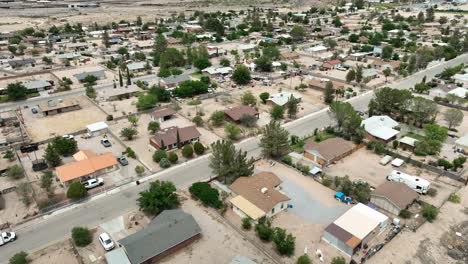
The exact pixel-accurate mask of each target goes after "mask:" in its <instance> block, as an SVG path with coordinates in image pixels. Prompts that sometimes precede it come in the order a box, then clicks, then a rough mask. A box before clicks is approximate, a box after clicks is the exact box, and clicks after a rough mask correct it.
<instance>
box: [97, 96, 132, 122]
mask: <svg viewBox="0 0 468 264" xmlns="http://www.w3.org/2000/svg"><path fill="white" fill-rule="evenodd" d="M137 101H138V99H137V98H136V97H133V98H130V99H124V100H116V101H101V102H99V106H101V107H102V108H103V109H104V111H106V113H107V114H109V115H112V116H113V117H114V118H117V117H121V116H125V115H128V114H132V113H136V112H137V111H138V110H137V108H136V102H137Z"/></svg>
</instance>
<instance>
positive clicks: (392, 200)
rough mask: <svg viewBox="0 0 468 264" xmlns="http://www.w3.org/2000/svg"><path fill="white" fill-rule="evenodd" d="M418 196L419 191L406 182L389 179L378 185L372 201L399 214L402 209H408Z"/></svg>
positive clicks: (388, 210) (386, 209) (390, 211)
mask: <svg viewBox="0 0 468 264" xmlns="http://www.w3.org/2000/svg"><path fill="white" fill-rule="evenodd" d="M418 197H419V195H418V193H417V192H416V191H414V190H413V189H411V188H410V187H408V186H407V185H406V184H404V183H401V182H392V181H387V182H384V183H382V184H381V185H379V186H377V188H376V189H375V190H374V192H373V193H372V194H371V197H370V202H371V203H372V204H374V205H376V206H378V207H379V208H381V209H383V210H385V211H387V212H389V213H392V214H393V215H399V214H400V211H401V210H403V209H407V208H408V207H409V206H410V205H411V204H412V203H413V202H414V201H416V199H418Z"/></svg>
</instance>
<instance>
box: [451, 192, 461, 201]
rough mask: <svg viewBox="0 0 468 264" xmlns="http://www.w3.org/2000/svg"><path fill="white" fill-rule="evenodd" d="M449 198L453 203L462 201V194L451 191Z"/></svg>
mask: <svg viewBox="0 0 468 264" xmlns="http://www.w3.org/2000/svg"><path fill="white" fill-rule="evenodd" d="M448 200H449V201H450V202H452V203H460V202H461V199H460V196H459V195H458V194H456V193H451V194H450V196H449V198H448Z"/></svg>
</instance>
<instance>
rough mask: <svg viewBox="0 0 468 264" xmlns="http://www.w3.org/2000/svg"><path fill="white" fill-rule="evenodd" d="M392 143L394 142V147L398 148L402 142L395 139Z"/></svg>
mask: <svg viewBox="0 0 468 264" xmlns="http://www.w3.org/2000/svg"><path fill="white" fill-rule="evenodd" d="M392 144H393V149H397V148H398V145H399V144H400V143H399V142H398V140H393V143H392Z"/></svg>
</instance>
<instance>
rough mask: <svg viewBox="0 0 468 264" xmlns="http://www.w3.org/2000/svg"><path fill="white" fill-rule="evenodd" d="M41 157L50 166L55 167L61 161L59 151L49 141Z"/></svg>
mask: <svg viewBox="0 0 468 264" xmlns="http://www.w3.org/2000/svg"><path fill="white" fill-rule="evenodd" d="M43 158H44V160H45V161H46V162H47V164H49V166H51V167H57V166H59V165H60V164H61V163H62V159H61V158H60V155H59V153H58V152H57V150H56V149H55V148H54V146H53V145H52V144H51V143H49V144H47V148H46V150H45V152H44V156H43Z"/></svg>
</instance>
